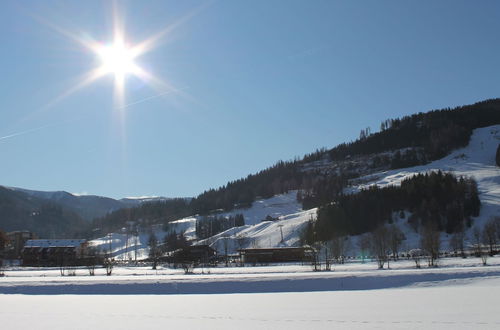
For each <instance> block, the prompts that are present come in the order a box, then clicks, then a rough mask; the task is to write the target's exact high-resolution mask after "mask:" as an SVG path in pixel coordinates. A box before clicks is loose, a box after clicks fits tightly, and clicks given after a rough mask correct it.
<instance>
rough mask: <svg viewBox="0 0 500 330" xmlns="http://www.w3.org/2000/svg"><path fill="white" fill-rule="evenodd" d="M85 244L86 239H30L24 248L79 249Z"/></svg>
mask: <svg viewBox="0 0 500 330" xmlns="http://www.w3.org/2000/svg"><path fill="white" fill-rule="evenodd" d="M85 242H87V240H85V239H30V240H28V241H26V244H24V247H25V248H29V247H79V246H80V245H82V244H83V243H85Z"/></svg>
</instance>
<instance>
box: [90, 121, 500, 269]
mask: <svg viewBox="0 0 500 330" xmlns="http://www.w3.org/2000/svg"><path fill="white" fill-rule="evenodd" d="M499 142H500V125H494V126H490V127H486V128H481V129H476V130H474V131H473V134H472V136H471V139H470V142H469V144H468V145H467V146H466V147H464V148H460V149H457V150H455V151H453V152H452V153H451V154H450V155H448V156H446V157H444V158H442V159H439V160H437V161H434V162H431V163H429V164H427V165H420V166H414V167H409V168H405V169H398V170H387V171H380V172H376V173H372V174H369V175H365V176H361V177H359V178H355V179H351V180H349V181H348V183H347V187H346V188H345V189H344V193H346V194H357V193H358V192H360V191H361V190H362V189H366V188H369V187H371V186H374V185H376V186H378V187H381V188H383V187H389V186H398V185H400V184H401V182H402V181H403V180H404V179H408V178H411V177H413V176H414V175H416V174H418V173H429V172H436V171H443V172H447V173H453V174H455V175H456V176H466V177H472V178H473V179H474V180H475V181H476V182H477V187H478V191H479V198H480V201H481V209H480V213H479V216H477V217H473V218H472V223H471V227H468V228H466V230H465V231H466V244H470V243H471V242H472V231H473V228H474V227H476V226H478V227H481V226H483V225H484V223H485V222H486V221H487V220H489V219H490V218H491V217H492V216H498V215H500V179H499V178H500V168H499V167H498V166H496V165H495V153H496V150H497V147H498V144H499ZM296 197H297V191H290V192H289V193H287V194H282V195H276V196H274V197H271V198H268V199H259V200H257V201H256V202H255V203H253V205H252V206H251V207H249V208H245V209H238V210H233V211H229V212H219V213H216V214H214V215H217V216H225V217H229V216H234V215H236V214H238V213H239V214H243V215H244V218H245V225H244V226H241V227H234V228H230V229H228V230H225V231H223V232H221V233H217V234H216V235H214V236H212V237H209V238H208V239H205V240H199V241H197V237H196V221H197V220H199V219H202V218H203V216H200V215H196V216H191V217H186V218H182V219H179V220H175V221H171V222H169V223H168V225H167V226H163V225H158V226H156V227H155V228H156V229H155V231H154V232H155V235H156V236H157V237H158V238H159V239H160V240H161V239H162V238H163V237H164V236H165V235H167V233H169V232H177V233H184V235H185V236H186V237H187V238H188V239H189V240H191V241H192V242H195V244H209V245H211V246H212V247H213V248H215V249H216V250H217V251H218V252H219V253H220V254H224V253H225V252H226V251H227V252H228V253H235V252H236V250H237V249H240V248H249V247H275V246H297V245H300V244H301V242H300V240H301V235H302V234H303V232H304V230H305V228H306V226H307V224H308V223H309V222H310V221H311V220H312V221H313V222H314V221H315V220H316V213H317V209H316V208H313V209H310V210H306V211H300V209H301V205H300V203H299V202H298V201H297V198H296ZM267 215H270V216H272V217H273V218H275V220H274V221H262V220H264V219H265V218H266V216H267ZM409 216H410V214H409V213H408V212H405V216H404V218H400V217H399V216H398V215H394V217H393V223H394V224H396V225H397V226H398V227H399V228H400V229H401V230H402V232H403V233H404V236H405V238H406V239H405V240H404V241H403V244H402V248H403V249H405V250H409V249H412V248H416V247H418V246H419V234H418V232H416V231H415V228H414V227H413V226H412V225H411V224H410V223H409V221H408V220H409ZM281 231H283V240H282V239H281ZM148 237H149V233H148V232H147V231H144V232H141V233H139V237H138V239H137V240H135V238H133V237H128V243H127V242H126V238H127V235H126V234H118V233H116V234H113V236H112V237H111V241H112V250H113V255H114V256H116V257H117V258H118V259H120V258H121V259H129V258H131V256H132V255H133V251H134V250H135V245H136V244H137V247H138V249H137V250H138V251H139V253H138V256H139V257H138V258H139V259H141V258H147V256H148V244H147V242H148ZM360 238H361V236H359V235H357V236H352V237H351V238H350V240H349V243H348V246H346V248H347V250H348V251H349V253H350V254H357V253H359V251H358V250H357V249H358V241H359V239H360ZM450 238H451V235H449V234H446V233H445V232H442V233H441V240H442V241H443V243H442V247H443V249H444V250H447V249H449V244H448V241H449V240H450ZM94 244H95V245H97V246H98V247H100V248H101V249H103V250H106V249H108V247H109V239H108V238H102V239H97V240H95V241H94ZM125 246H127V249H128V256H126V255H125V254H124V253H125Z"/></svg>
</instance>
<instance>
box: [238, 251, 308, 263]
mask: <svg viewBox="0 0 500 330" xmlns="http://www.w3.org/2000/svg"><path fill="white" fill-rule="evenodd" d="M238 252H239V253H240V258H241V261H242V262H244V263H274V262H297V261H299V262H305V261H312V260H313V258H314V253H315V251H314V249H313V248H311V247H276V248H256V249H241V250H238Z"/></svg>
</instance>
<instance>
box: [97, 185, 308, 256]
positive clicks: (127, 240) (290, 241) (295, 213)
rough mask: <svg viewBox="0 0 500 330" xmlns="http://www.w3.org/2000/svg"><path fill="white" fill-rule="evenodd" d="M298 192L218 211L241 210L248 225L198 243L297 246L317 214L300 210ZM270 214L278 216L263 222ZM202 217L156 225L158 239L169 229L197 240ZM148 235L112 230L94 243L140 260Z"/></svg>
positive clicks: (232, 249) (218, 246) (234, 246)
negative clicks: (304, 230)
mask: <svg viewBox="0 0 500 330" xmlns="http://www.w3.org/2000/svg"><path fill="white" fill-rule="evenodd" d="M296 196H297V192H296V191H291V192H289V193H287V194H282V195H277V196H274V197H272V198H269V199H261V200H257V201H255V202H254V203H253V205H252V206H251V207H250V208H246V209H237V210H234V211H231V212H224V213H219V214H217V216H228V217H229V216H234V215H236V214H238V213H239V214H243V215H244V217H245V226H243V227H237V228H232V229H229V230H227V231H225V232H223V233H220V234H218V235H215V236H214V237H212V238H210V239H209V240H204V241H201V242H199V244H210V245H211V246H213V247H214V248H215V249H218V250H219V252H222V250H223V246H224V243H223V240H228V241H229V246H230V248H229V252H230V253H233V252H235V250H236V249H238V248H242V247H251V246H258V247H272V246H278V245H279V244H283V245H285V246H295V245H297V244H298V241H299V236H300V232H301V230H302V228H303V226H304V225H305V224H306V223H307V221H309V220H310V219H311V218H313V219H315V217H316V209H313V210H309V211H305V212H301V205H300V203H298V202H297V199H296ZM268 215H270V216H272V217H273V218H278V219H279V220H277V221H273V222H269V221H265V222H262V220H263V219H265V218H266V216H268ZM199 218H200V216H192V217H187V218H183V219H179V220H176V221H172V222H170V223H169V224H168V228H167V231H163V230H162V228H161V227H157V228H154V229H153V231H154V233H155V235H156V237H157V238H158V239H159V240H163V238H164V237H165V235H166V234H167V232H169V231H175V232H177V233H180V232H184V234H185V235H186V237H187V238H188V239H189V240H195V239H196V221H197V219H199ZM280 226H281V227H280ZM280 228H281V230H283V242H281V230H280ZM149 236H150V233H149V232H146V233H140V234H139V236H138V237H137V239H136V238H135V237H134V236H128V237H127V235H126V234H122V233H113V234H111V236H110V237H103V238H99V239H95V240H93V241H91V244H92V245H93V246H95V247H96V248H97V249H99V250H100V251H106V252H107V251H109V249H110V248H109V246H110V244H111V251H112V254H111V255H112V256H113V257H114V258H115V259H118V260H135V256H136V251H137V259H138V260H141V259H145V258H147V257H148V251H149V249H148V239H149Z"/></svg>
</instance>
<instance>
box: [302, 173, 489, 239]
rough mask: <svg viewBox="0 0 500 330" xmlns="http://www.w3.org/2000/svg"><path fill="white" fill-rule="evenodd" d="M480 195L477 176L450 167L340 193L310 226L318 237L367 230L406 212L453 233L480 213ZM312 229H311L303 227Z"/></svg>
mask: <svg viewBox="0 0 500 330" xmlns="http://www.w3.org/2000/svg"><path fill="white" fill-rule="evenodd" d="M480 205H481V203H480V200H479V196H478V190H477V186H476V182H475V181H474V180H472V179H470V178H463V177H460V178H457V177H455V176H454V175H452V174H450V173H443V172H440V171H438V172H432V173H426V174H417V175H415V176H413V177H411V178H408V179H405V180H403V181H402V182H401V186H389V187H384V188H379V187H377V186H373V187H370V188H368V189H365V190H361V191H360V192H359V193H356V194H349V195H341V196H340V197H339V198H338V199H337V200H336V201H335V202H332V203H330V204H328V205H325V206H323V207H320V208H319V210H318V220H317V221H316V223H315V224H314V226H313V227H312V228H310V229H309V230H313V231H314V232H315V233H317V239H318V240H320V241H326V240H330V239H331V238H332V237H334V236H335V235H337V236H338V235H341V236H342V235H357V234H362V233H365V232H371V231H373V230H374V229H375V228H377V227H378V226H379V225H380V224H384V223H392V222H393V221H394V220H396V219H397V217H401V218H406V216H407V215H409V218H408V222H409V223H410V224H411V225H412V226H413V227H414V228H415V229H418V228H419V227H420V226H425V225H426V224H428V223H432V224H434V225H437V227H438V229H439V230H441V231H446V232H447V233H453V232H458V231H461V230H463V229H464V228H465V226H470V225H471V223H470V221H471V220H470V218H471V217H473V216H478V215H479V209H480ZM306 235H310V233H306Z"/></svg>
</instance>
